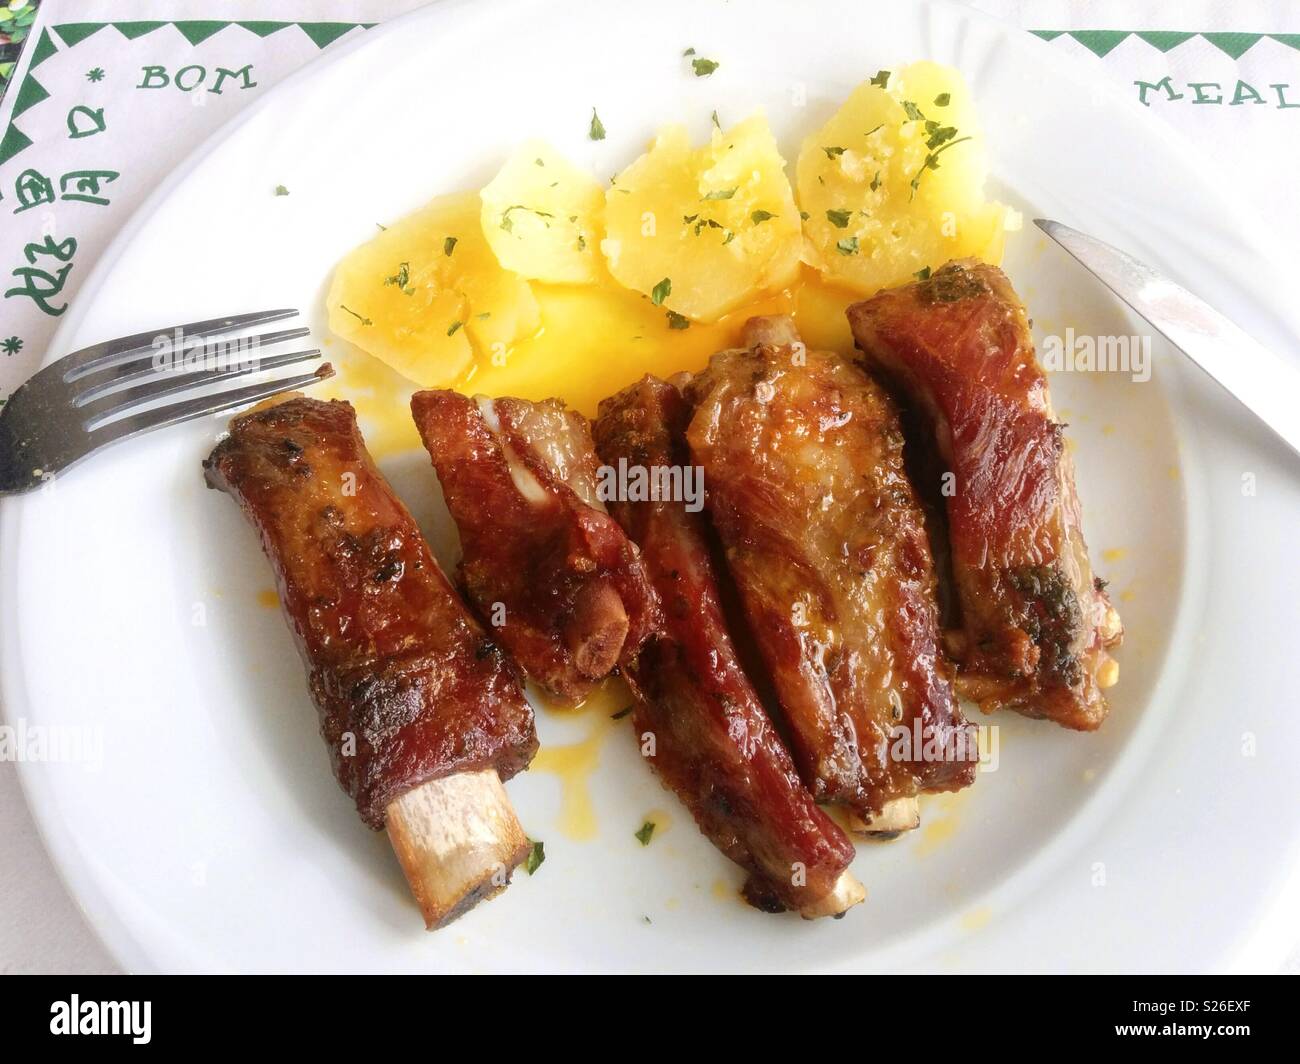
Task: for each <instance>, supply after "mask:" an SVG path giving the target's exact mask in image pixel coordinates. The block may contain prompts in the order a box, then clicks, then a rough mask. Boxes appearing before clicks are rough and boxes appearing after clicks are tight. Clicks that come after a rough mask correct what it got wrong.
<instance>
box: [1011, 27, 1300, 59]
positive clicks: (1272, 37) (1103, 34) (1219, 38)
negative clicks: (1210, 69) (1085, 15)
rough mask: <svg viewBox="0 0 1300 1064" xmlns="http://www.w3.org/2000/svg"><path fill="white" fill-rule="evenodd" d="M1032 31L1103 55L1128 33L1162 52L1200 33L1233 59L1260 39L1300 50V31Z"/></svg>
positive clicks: (1037, 35) (1044, 37) (1198, 35)
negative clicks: (1068, 39)
mask: <svg viewBox="0 0 1300 1064" xmlns="http://www.w3.org/2000/svg"><path fill="white" fill-rule="evenodd" d="M1029 32H1030V33H1031V34H1033V35H1034V36H1035V37H1039V38H1041V39H1042V40H1044V41H1054V40H1056V39H1057V38H1059V37H1070V38H1073V39H1074V40H1075V41H1077V42H1078V43H1079V44H1082V45H1083V46H1084V47H1085V48H1087V49H1088V51H1090V52H1092V53H1093V54H1094V55H1096V56H1098V57H1101V56H1105V55H1107V54H1108V53H1109V52H1111V51H1113V50H1114V49H1115V48H1116V47H1117V46H1118V45H1119V44H1120V43H1122V42H1123V41H1125V40H1127V39H1128V38H1129V37H1137V38H1139V39H1140V40H1142V41H1144V42H1145V43H1146V44H1149V45H1150V46H1151V47H1152V48H1155V49H1157V50H1158V51H1161V52H1168V51H1171V50H1172V49H1174V48H1177V47H1178V46H1179V45H1180V44H1185V43H1186V42H1187V41H1190V40H1191V39H1192V38H1193V37H1200V38H1201V39H1202V40H1205V41H1208V42H1209V43H1210V44H1212V45H1214V47H1215V48H1217V49H1219V51H1221V52H1222V53H1223V54H1224V55H1226V56H1228V57H1230V58H1232V59H1240V58H1241V57H1242V56H1243V55H1245V54H1246V53H1247V52H1248V51H1250V50H1251V49H1252V48H1254V47H1255V45H1257V44H1259V42H1260V41H1265V40H1267V41H1277V42H1278V43H1279V44H1284V45H1286V46H1287V47H1288V48H1294V49H1295V50H1296V51H1298V52H1300V33H1226V32H1208V31H1207V32H1205V33H1193V32H1190V31H1187V30H1030V31H1029Z"/></svg>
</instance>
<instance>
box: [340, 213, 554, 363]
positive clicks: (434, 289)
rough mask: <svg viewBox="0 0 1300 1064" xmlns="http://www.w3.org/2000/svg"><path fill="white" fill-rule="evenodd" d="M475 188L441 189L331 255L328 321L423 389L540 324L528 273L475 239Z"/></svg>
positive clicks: (479, 230)
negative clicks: (336, 257) (335, 257)
mask: <svg viewBox="0 0 1300 1064" xmlns="http://www.w3.org/2000/svg"><path fill="white" fill-rule="evenodd" d="M480 213H481V207H480V203H479V197H478V193H476V192H465V193H458V194H456V195H452V196H443V197H440V198H439V199H436V200H434V201H433V202H432V203H430V204H429V205H428V206H426V207H423V208H421V209H420V210H418V211H416V212H415V213H413V214H410V215H408V216H407V217H405V218H403V219H402V220H401V221H399V222H397V223H396V224H394V225H392V226H390V227H389V228H388V229H386V230H384V231H383V232H381V233H380V234H379V235H378V236H376V237H375V238H374V239H373V240H370V241H369V242H368V243H365V244H362V245H361V246H360V247H359V248H356V249H355V250H354V251H352V252H351V253H350V254H348V256H347V257H346V258H345V259H344V260H343V261H342V262H340V263H339V265H338V267H337V268H336V269H335V271H334V281H333V284H332V285H331V286H330V292H329V295H328V297H327V300H328V303H327V306H328V308H329V325H330V329H331V330H333V331H334V332H335V333H336V334H338V335H339V336H341V337H343V339H345V340H349V341H351V342H352V343H354V344H356V345H357V346H358V347H360V348H361V349H362V350H363V351H366V352H367V353H369V354H371V355H374V356H375V357H376V358H378V359H380V360H381V361H383V362H385V363H387V364H388V365H389V366H391V367H392V368H393V369H395V370H397V372H398V373H400V374H402V375H403V376H404V377H407V378H409V379H410V380H412V381H414V382H415V383H416V384H418V385H420V386H421V387H423V388H434V387H448V386H451V385H454V384H456V383H457V382H458V381H460V380H461V379H462V378H463V377H464V376H465V374H466V373H467V372H468V371H469V370H470V369H471V367H472V366H473V365H474V363H475V359H476V357H478V358H491V357H492V356H493V355H496V354H498V353H500V354H503V355H504V353H505V352H506V350H507V348H508V347H509V346H510V345H511V344H512V343H514V342H515V341H516V340H519V339H522V338H524V337H526V336H531V335H532V334H533V333H535V332H536V331H537V329H538V327H539V325H540V323H541V318H540V314H539V311H538V308H537V301H536V300H535V299H534V298H533V292H532V289H531V288H530V287H529V284H528V282H527V281H525V280H524V279H523V278H521V277H519V276H518V275H517V274H514V273H511V272H510V271H508V270H504V269H502V268H501V265H500V263H498V262H497V258H496V256H495V255H494V254H493V253H492V249H491V248H490V247H489V246H488V243H487V241H486V240H485V239H484V238H483V227H482V225H481V224H480V220H479V217H480Z"/></svg>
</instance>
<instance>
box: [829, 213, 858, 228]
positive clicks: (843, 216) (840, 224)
mask: <svg viewBox="0 0 1300 1064" xmlns="http://www.w3.org/2000/svg"><path fill="white" fill-rule="evenodd" d="M852 217H853V212H852V211H849V210H843V211H834V210H832V211H827V212H826V220H827V221H829V222H830V223H831V225H833V226H835V228H836V229H847V228H848V227H849V219H850V218H852Z"/></svg>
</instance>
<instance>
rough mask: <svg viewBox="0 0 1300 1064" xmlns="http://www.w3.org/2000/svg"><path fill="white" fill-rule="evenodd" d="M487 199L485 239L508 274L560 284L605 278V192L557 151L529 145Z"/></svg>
mask: <svg viewBox="0 0 1300 1064" xmlns="http://www.w3.org/2000/svg"><path fill="white" fill-rule="evenodd" d="M481 196H482V199H483V235H484V236H485V237H486V238H487V242H488V244H489V246H490V247H491V248H492V250H493V251H495V252H496V256H497V260H498V261H499V262H500V263H501V265H502V266H504V267H505V268H506V269H507V270H513V271H514V272H515V273H517V274H519V275H520V276H521V277H529V278H532V279H534V280H538V281H550V282H552V283H555V284H591V283H592V282H594V281H596V280H597V279H598V278H599V276H600V259H599V250H598V249H599V246H600V237H601V232H602V229H603V226H604V214H605V193H604V190H603V189H602V188H601V186H600V184H599V183H598V182H597V181H596V179H595V178H594V177H592V176H591V175H590V174H588V173H584V172H583V171H582V170H579V169H578V168H577V167H576V166H574V165H572V164H571V163H570V162H569V161H568V160H567V159H565V158H564V157H563V156H562V155H560V154H559V153H558V152H556V151H555V149H554V148H552V147H550V146H549V145H548V144H545V143H544V142H542V141H539V140H533V141H529V142H528V143H526V144H525V145H524V146H523V147H522V148H520V149H519V150H518V151H517V152H515V154H514V155H512V156H511V157H510V159H509V160H508V161H507V162H506V164H505V165H504V166H503V167H501V170H500V172H499V173H498V174H497V176H496V177H494V178H493V179H492V181H491V183H490V184H489V185H488V186H487V188H485V189H484V190H483V191H482V193H481Z"/></svg>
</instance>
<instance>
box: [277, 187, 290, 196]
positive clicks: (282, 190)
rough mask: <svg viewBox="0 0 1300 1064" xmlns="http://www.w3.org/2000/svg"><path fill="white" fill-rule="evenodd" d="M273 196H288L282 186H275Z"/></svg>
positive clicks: (286, 190)
mask: <svg viewBox="0 0 1300 1064" xmlns="http://www.w3.org/2000/svg"><path fill="white" fill-rule="evenodd" d="M275 194H276V195H277V196H287V195H289V190H288V189H287V188H285V187H284V186H283V185H276V186H275Z"/></svg>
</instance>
